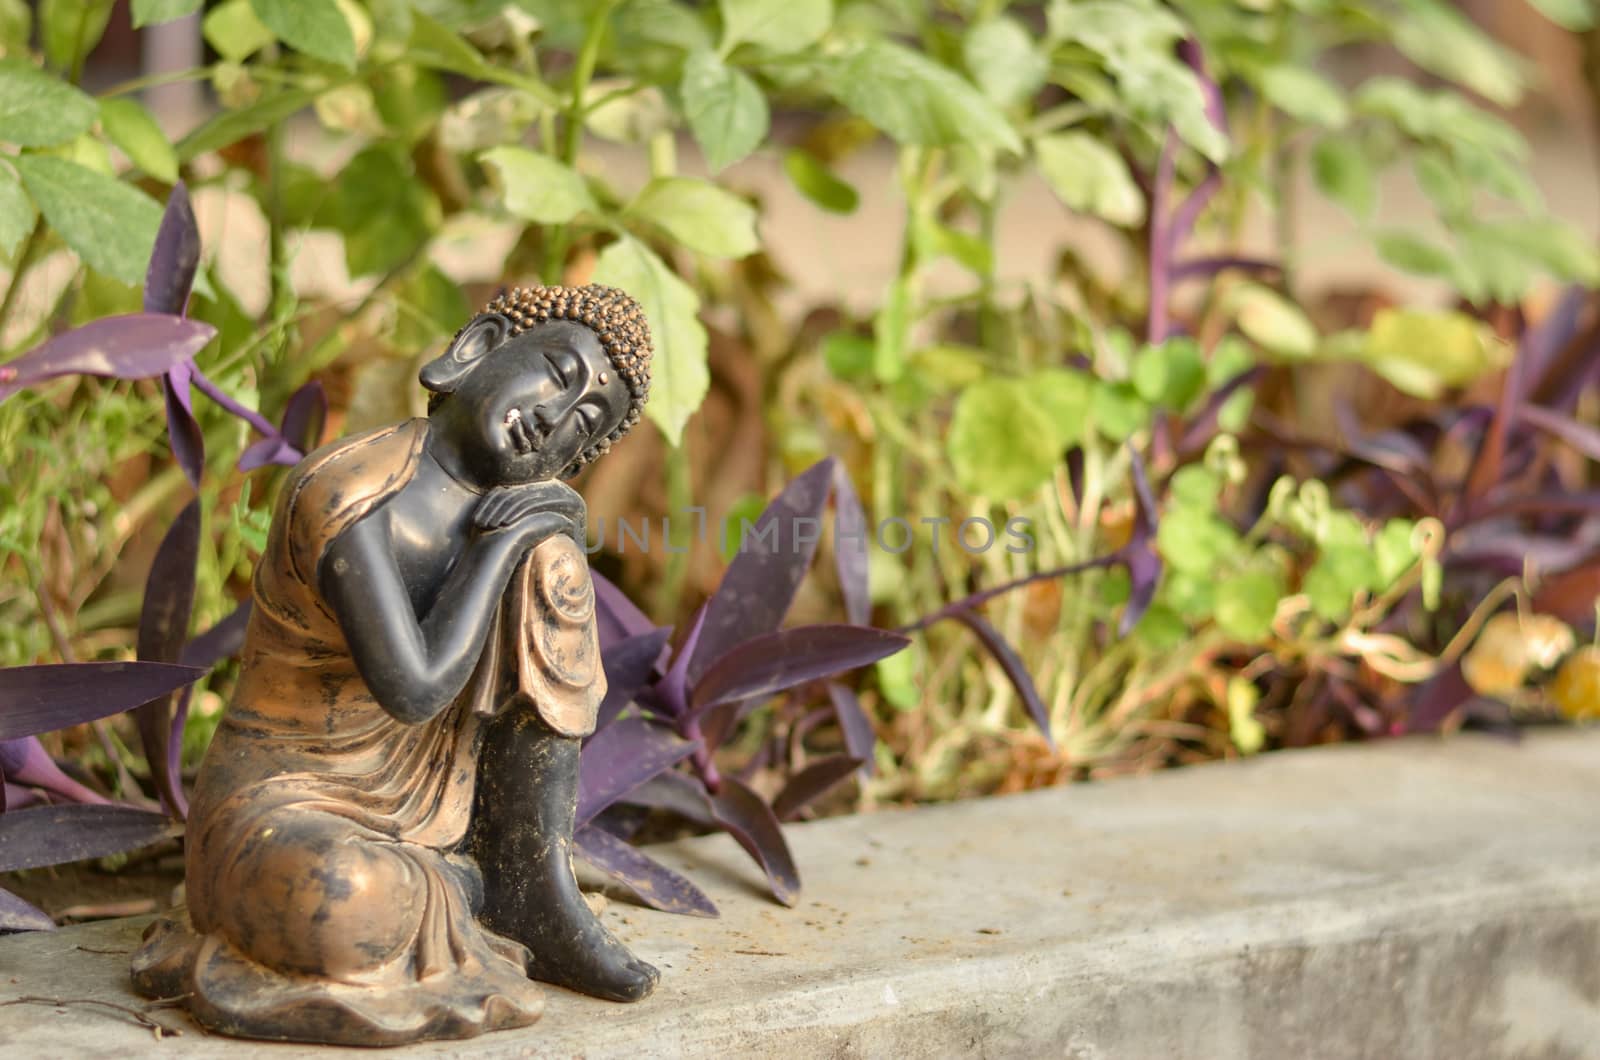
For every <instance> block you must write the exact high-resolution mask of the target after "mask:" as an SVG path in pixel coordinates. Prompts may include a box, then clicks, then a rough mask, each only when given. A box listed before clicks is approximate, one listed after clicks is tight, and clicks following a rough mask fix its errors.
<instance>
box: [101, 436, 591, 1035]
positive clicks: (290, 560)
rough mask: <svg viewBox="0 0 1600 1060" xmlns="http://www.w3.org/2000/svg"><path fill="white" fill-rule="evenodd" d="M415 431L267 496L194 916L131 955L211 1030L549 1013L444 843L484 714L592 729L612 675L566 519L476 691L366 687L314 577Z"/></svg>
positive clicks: (403, 476)
mask: <svg viewBox="0 0 1600 1060" xmlns="http://www.w3.org/2000/svg"><path fill="white" fill-rule="evenodd" d="M427 429H428V426H427V421H426V420H422V419H418V420H410V421H407V422H405V423H401V424H396V425H394V426H391V427H385V428H380V429H378V430H376V431H371V432H368V433H366V434H363V435H359V436H357V437H354V438H350V439H345V440H342V441H339V442H335V443H333V444H332V445H329V446H327V447H325V448H323V449H321V450H319V451H317V452H316V453H313V454H312V455H311V456H309V457H307V458H306V460H305V461H304V462H302V463H301V464H300V466H299V467H297V468H296V469H295V471H294V472H293V473H292V474H291V476H290V479H289V481H287V482H286V483H285V485H284V489H283V494H282V496H281V497H280V498H279V502H278V507H277V511H276V513H275V515H274V518H273V524H272V531H271V534H270V536H269V542H268V546H267V551H266V553H265V555H263V556H262V559H261V562H260V564H259V566H258V567H257V571H256V578H255V586H254V597H255V607H254V609H253V613H252V615H251V619H250V625H249V628H248V631H247V633H246V636H245V645H244V652H243V660H242V669H241V673H240V677H239V683H238V687H237V689H236V690H235V693H234V697H233V700H232V702H231V703H230V705H229V708H228V711H227V713H226V714H225V715H224V717H223V720H222V722H221V724H220V725H219V727H218V730H217V734H216V737H215V739H214V741H213V743H212V745H211V748H210V750H209V751H208V752H207V754H206V758H205V761H204V763H203V764H202V766H201V769H200V776H199V779H198V782H197V786H196V791H195V798H194V805H193V807H192V808H191V812H190V816H189V823H188V838H187V850H186V858H187V864H186V883H187V915H186V916H185V915H184V911H182V910H179V911H178V912H177V913H176V914H175V916H174V917H173V918H170V919H167V920H163V921H159V922H157V923H156V924H155V925H153V926H152V928H151V930H150V932H148V933H147V935H146V940H145V943H144V945H143V946H142V947H141V948H140V950H139V951H138V952H137V953H136V954H135V956H134V959H133V974H134V982H135V985H136V987H138V989H139V990H140V991H141V993H144V994H146V995H147V996H159V997H175V996H179V995H189V997H188V1000H187V1005H188V1007H189V1009H190V1011H191V1013H192V1014H193V1015H194V1016H195V1018H196V1019H197V1020H199V1022H200V1023H202V1024H203V1025H205V1026H207V1027H209V1028H211V1029H213V1030H217V1031H220V1032H223V1033H226V1034H235V1035H242V1036H246V1037H259V1038H279V1039H291V1040H299V1041H317V1042H328V1043H337V1044H352V1045H358V1044H359V1045H382V1044H398V1043H402V1042H409V1041H417V1040H421V1039H425V1038H450V1037H467V1036H471V1035H475V1034H479V1033H482V1032H483V1031H488V1030H495V1029H500V1028H505V1027H517V1026H524V1025H526V1024H529V1023H532V1022H533V1021H535V1020H536V1019H538V1017H539V1015H540V1012H541V1010H542V1007H543V998H542V995H541V993H540V990H539V988H538V987H537V986H536V985H535V984H534V983H533V982H532V981H531V980H529V979H528V978H527V977H526V976H525V974H524V968H525V962H526V960H527V952H526V950H525V949H524V948H523V947H522V946H521V945H520V944H519V943H516V942H513V941H511V940H509V939H506V938H503V937H501V936H499V935H497V934H495V933H493V932H491V931H489V930H487V929H486V928H484V927H482V926H481V925H480V924H479V923H478V922H477V921H476V920H474V919H473V907H474V905H475V904H476V902H477V900H478V897H477V896H478V895H479V894H480V893H481V880H480V878H479V877H478V874H477V868H476V866H475V865H474V864H473V862H472V861H471V860H470V859H468V858H465V857H462V856H460V855H458V854H456V853H454V851H455V849H456V848H457V847H458V846H459V844H460V843H461V841H462V839H463V837H464V836H465V834H466V831H467V825H468V822H469V819H470V815H471V812H472V804H473V790H474V783H475V780H476V768H477V762H476V758H477V754H476V751H477V740H478V737H479V722H480V719H481V718H482V717H483V716H484V715H487V714H492V713H495V712H496V711H498V710H507V709H537V710H538V712H539V714H540V715H541V717H543V718H544V719H545V721H546V722H547V723H548V724H550V725H551V726H552V727H553V728H555V729H556V730H557V731H558V732H561V733H563V734H565V735H569V736H582V735H585V734H586V733H588V732H589V731H592V729H593V726H594V719H595V711H596V709H597V708H598V705H599V702H600V699H601V698H602V697H603V695H604V693H605V677H604V672H603V671H602V669H601V667H600V657H599V642H598V637H597V634H596V627H595V622H594V588H593V584H592V582H591V581H590V579H589V573H588V565H587V562H586V560H585V558H584V556H583V553H582V552H581V550H580V549H579V547H578V545H577V544H576V543H575V542H573V541H572V540H571V539H570V538H567V537H565V536H560V537H554V538H550V539H547V540H545V541H544V542H542V543H541V544H540V545H539V546H537V547H536V548H535V549H534V550H533V552H532V553H531V554H530V555H529V557H528V558H527V559H526V560H525V561H524V562H523V563H522V564H521V565H520V566H519V568H518V570H517V573H516V574H515V575H514V576H513V578H512V584H511V587H510V589H509V590H508V592H507V594H506V598H505V603H504V604H503V606H502V608H501V610H500V611H499V612H498V615H497V618H496V622H495V627H494V629H493V631H492V632H491V634H490V636H489V638H488V642H487V644H486V646H485V648H484V650H483V654H482V655H481V656H480V660H479V663H478V665H477V667H476V669H475V671H474V673H473V676H472V678H471V679H470V680H469V682H468V684H467V687H466V688H465V689H464V690H463V691H462V693H461V694H460V695H459V696H458V697H457V698H456V700H455V701H454V702H453V703H452V705H451V706H449V707H448V708H446V709H445V710H444V711H442V712H441V713H440V714H439V715H438V716H436V717H435V718H433V719H432V720H430V721H428V722H425V723H423V724H420V725H407V724H404V723H402V722H399V721H397V720H395V719H394V718H393V717H391V716H390V715H389V714H388V713H386V712H385V711H384V709H383V708H382V707H381V706H380V705H379V704H378V703H377V701H376V700H375V699H373V697H372V695H371V693H370V692H369V691H368V690H367V687H366V684H365V682H364V681H363V680H362V678H361V676H360V674H359V673H358V672H357V670H356V666H355V662H354V660H353V659H352V657H351V655H350V652H349V649H348V647H347V645H346V643H345V640H344V637H343V635H342V634H341V632H340V629H339V625H338V622H337V621H336V620H335V618H334V615H333V613H332V611H331V610H330V608H329V607H328V605H327V604H326V602H325V601H323V599H322V597H321V594H320V592H319V591H318V589H317V564H318V561H319V560H320V559H321V558H322V556H323V555H324V554H325V553H326V551H327V548H328V546H329V545H330V544H331V543H332V542H333V541H334V539H335V538H337V537H338V536H339V534H340V533H341V532H343V531H344V530H345V529H346V528H348V527H349V526H351V525H353V524H354V523H355V522H356V521H357V520H359V519H361V518H362V517H363V516H366V515H367V514H369V513H371V512H372V511H373V510H374V509H376V508H377V507H378V506H379V505H381V504H382V503H383V502H384V501H385V500H387V499H388V498H390V497H392V496H394V495H395V494H396V493H398V492H399V491H400V490H401V489H402V488H403V487H404V486H405V485H406V483H407V482H409V481H410V479H411V477H412V474H413V473H414V471H415V469H416V466H417V460H418V458H419V457H420V455H421V453H422V447H423V443H424V441H425V439H426V437H427Z"/></svg>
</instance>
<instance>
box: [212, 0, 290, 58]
mask: <svg viewBox="0 0 1600 1060" xmlns="http://www.w3.org/2000/svg"><path fill="white" fill-rule="evenodd" d="M200 32H201V34H202V35H203V36H204V37H205V39H206V43H207V44H209V45H211V46H212V47H213V48H215V49H216V50H217V54H218V55H221V56H222V57H223V58H224V59H227V60H228V61H229V62H235V63H240V62H244V60H246V59H248V58H249V57H250V56H252V55H254V54H255V53H256V52H258V51H260V50H261V49H262V48H265V47H266V46H267V45H269V44H271V43H272V42H273V41H274V40H276V39H277V38H275V37H274V36H273V35H272V30H270V29H268V28H267V26H266V24H265V23H263V22H262V21H261V20H260V19H259V18H257V17H256V13H255V11H254V10H253V9H252V8H251V7H250V0H228V2H227V3H224V4H219V5H217V6H216V7H214V8H212V9H211V10H210V11H208V12H207V13H206V17H205V18H204V19H203V20H202V21H201V23H200Z"/></svg>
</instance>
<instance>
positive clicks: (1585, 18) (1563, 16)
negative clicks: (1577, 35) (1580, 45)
mask: <svg viewBox="0 0 1600 1060" xmlns="http://www.w3.org/2000/svg"><path fill="white" fill-rule="evenodd" d="M1528 2H1529V3H1531V4H1532V5H1533V6H1534V7H1536V8H1538V9H1539V12H1540V13H1541V14H1542V15H1544V17H1545V18H1548V19H1549V20H1550V21H1551V22H1554V23H1556V24H1557V25H1559V26H1561V27H1563V28H1565V29H1570V30H1572V31H1574V32H1582V31H1583V30H1586V29H1592V28H1593V27H1594V4H1593V3H1592V2H1591V0H1528Z"/></svg>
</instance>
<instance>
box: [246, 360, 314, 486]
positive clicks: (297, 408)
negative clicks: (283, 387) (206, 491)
mask: <svg viewBox="0 0 1600 1060" xmlns="http://www.w3.org/2000/svg"><path fill="white" fill-rule="evenodd" d="M327 414H328V395H327V393H326V392H325V391H324V390H323V389H322V384H321V383H319V382H317V381H315V380H312V381H311V382H309V383H307V384H306V385H305V386H302V387H301V388H300V389H299V390H296V391H295V392H294V394H293V395H291V396H290V398H289V401H288V404H287V405H285V406H284V410H283V421H282V428H281V429H280V430H275V431H272V432H271V433H269V434H268V435H267V436H266V437H264V438H262V439H260V440H259V441H257V442H255V443H253V444H252V445H251V446H250V447H249V448H247V449H246V450H245V451H244V452H243V453H242V454H241V455H240V457H239V470H240V471H254V470H255V469H256V468H258V467H266V466H267V465H268V464H279V465H281V466H283V467H293V466H294V465H296V464H298V463H299V462H300V461H301V460H302V459H304V458H305V455H306V454H307V453H309V452H310V451H311V450H312V449H314V448H316V443H317V441H318V440H320V439H321V437H322V424H323V421H324V420H325V419H326V418H327Z"/></svg>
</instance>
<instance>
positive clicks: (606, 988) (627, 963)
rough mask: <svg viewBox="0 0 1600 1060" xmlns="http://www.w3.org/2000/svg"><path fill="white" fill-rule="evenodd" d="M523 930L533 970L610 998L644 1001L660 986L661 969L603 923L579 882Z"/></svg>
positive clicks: (545, 978)
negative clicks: (641, 957)
mask: <svg viewBox="0 0 1600 1060" xmlns="http://www.w3.org/2000/svg"><path fill="white" fill-rule="evenodd" d="M557 892H558V893H557V894H555V895H548V896H547V897H553V898H554V899H555V900H554V901H553V902H551V903H550V904H549V905H548V906H545V907H544V908H543V909H541V910H540V915H539V916H537V917H531V918H529V919H530V920H531V921H532V922H533V923H532V925H531V926H532V928H533V930H531V931H524V932H519V935H521V936H523V937H521V938H519V940H518V941H520V942H522V943H523V944H524V945H526V946H527V947H528V950H529V952H530V953H531V954H532V957H531V958H530V959H529V961H528V975H529V976H530V977H531V978H533V979H538V980H540V981H542V982H546V983H554V984H555V985H557V986H564V987H566V988H567V989H569V990H576V991H578V992H579V993H582V994H588V995H590V996H591V997H599V998H605V999H606V1000H607V1001H638V1000H639V999H640V998H643V997H645V996H647V995H648V994H649V993H650V992H651V991H652V990H654V989H655V987H656V983H658V982H659V981H660V980H661V973H660V972H658V971H657V970H656V969H655V967H654V966H653V965H650V964H646V963H645V962H644V961H641V960H639V958H637V957H635V956H634V955H633V954H632V953H631V952H630V951H629V950H628V947H626V946H624V945H623V944H622V943H621V942H619V941H618V940H617V937H616V936H615V935H613V934H612V933H611V932H610V931H609V930H607V929H606V926H605V925H604V924H602V923H601V922H600V918H599V917H597V916H595V915H594V913H593V912H591V911H590V909H589V904H588V903H587V902H585V901H584V899H583V894H582V893H581V892H580V891H579V890H578V888H577V886H576V885H575V884H574V885H573V886H571V887H560V888H557Z"/></svg>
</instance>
